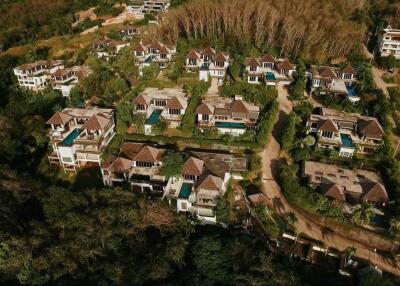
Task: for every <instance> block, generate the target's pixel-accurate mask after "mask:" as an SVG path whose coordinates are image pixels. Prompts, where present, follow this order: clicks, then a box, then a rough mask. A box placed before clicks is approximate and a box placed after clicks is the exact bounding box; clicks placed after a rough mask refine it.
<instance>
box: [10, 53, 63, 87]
mask: <svg viewBox="0 0 400 286" xmlns="http://www.w3.org/2000/svg"><path fill="white" fill-rule="evenodd" d="M59 69H61V70H62V69H64V62H63V61H60V60H49V61H36V62H34V63H28V64H23V65H21V66H18V67H15V68H14V74H15V76H16V77H17V79H18V84H19V86H20V87H21V88H25V89H29V90H32V91H35V92H37V91H42V90H43V89H45V87H46V86H47V85H48V81H49V79H50V78H51V76H50V75H51V74H52V73H55V72H56V71H57V70H59Z"/></svg>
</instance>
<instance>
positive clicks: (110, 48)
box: [92, 38, 129, 61]
mask: <svg viewBox="0 0 400 286" xmlns="http://www.w3.org/2000/svg"><path fill="white" fill-rule="evenodd" d="M127 46H129V43H128V42H124V41H120V40H112V39H108V38H105V39H102V40H98V41H96V42H94V43H93V45H92V47H93V50H94V51H95V53H96V56H97V58H99V59H105V60H107V61H108V60H109V59H110V58H111V57H114V56H116V55H117V54H118V53H119V52H120V51H121V50H122V49H123V48H124V47H127Z"/></svg>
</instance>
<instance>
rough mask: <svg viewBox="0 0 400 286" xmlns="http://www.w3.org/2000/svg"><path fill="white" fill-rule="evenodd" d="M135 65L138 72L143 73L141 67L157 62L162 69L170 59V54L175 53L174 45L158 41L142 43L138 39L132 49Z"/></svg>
mask: <svg viewBox="0 0 400 286" xmlns="http://www.w3.org/2000/svg"><path fill="white" fill-rule="evenodd" d="M133 54H134V56H135V65H137V66H138V67H139V74H140V75H141V76H142V75H143V68H144V67H148V66H150V65H151V64H152V63H157V64H158V65H159V67H160V69H164V68H166V67H167V66H168V64H169V63H170V62H171V61H172V56H173V55H175V54H176V47H175V46H172V45H165V44H163V43H161V42H160V41H154V42H152V43H149V44H144V43H143V42H142V41H140V42H139V43H138V44H137V45H136V46H135V47H134V49H133Z"/></svg>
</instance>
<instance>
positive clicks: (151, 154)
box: [133, 146, 163, 163]
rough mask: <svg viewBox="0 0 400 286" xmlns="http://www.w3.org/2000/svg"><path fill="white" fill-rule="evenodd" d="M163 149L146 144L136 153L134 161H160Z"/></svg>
mask: <svg viewBox="0 0 400 286" xmlns="http://www.w3.org/2000/svg"><path fill="white" fill-rule="evenodd" d="M162 153H163V152H162V150H160V149H157V148H154V147H151V146H145V147H144V148H142V150H140V151H139V153H137V154H136V156H135V158H133V161H140V162H149V163H156V162H159V161H160V159H161V156H162Z"/></svg>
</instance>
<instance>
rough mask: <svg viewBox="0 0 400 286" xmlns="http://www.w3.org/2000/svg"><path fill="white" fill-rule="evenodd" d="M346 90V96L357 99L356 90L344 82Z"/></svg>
mask: <svg viewBox="0 0 400 286" xmlns="http://www.w3.org/2000/svg"><path fill="white" fill-rule="evenodd" d="M346 89H347V95H348V96H349V97H358V94H357V91H356V88H355V87H354V85H351V84H349V83H347V82H346Z"/></svg>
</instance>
